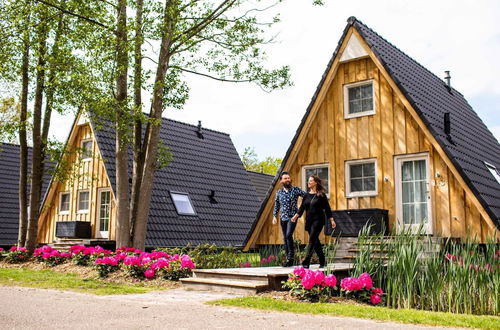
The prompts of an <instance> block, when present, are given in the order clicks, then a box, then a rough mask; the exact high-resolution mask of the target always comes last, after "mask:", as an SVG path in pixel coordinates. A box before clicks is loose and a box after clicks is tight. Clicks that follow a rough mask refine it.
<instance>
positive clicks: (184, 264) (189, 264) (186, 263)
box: [181, 255, 195, 269]
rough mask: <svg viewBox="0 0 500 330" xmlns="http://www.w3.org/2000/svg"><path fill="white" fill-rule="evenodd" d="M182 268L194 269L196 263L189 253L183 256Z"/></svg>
mask: <svg viewBox="0 0 500 330" xmlns="http://www.w3.org/2000/svg"><path fill="white" fill-rule="evenodd" d="M181 268H188V269H193V268H195V265H194V263H193V261H192V260H191V258H190V257H189V256H188V255H183V256H182V257H181Z"/></svg>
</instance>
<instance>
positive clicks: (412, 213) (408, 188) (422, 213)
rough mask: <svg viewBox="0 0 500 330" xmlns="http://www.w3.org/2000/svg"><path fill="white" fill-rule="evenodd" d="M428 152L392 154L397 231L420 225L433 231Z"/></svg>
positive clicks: (430, 232) (412, 228) (425, 229)
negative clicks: (393, 157) (393, 155)
mask: <svg viewBox="0 0 500 330" xmlns="http://www.w3.org/2000/svg"><path fill="white" fill-rule="evenodd" d="M429 173H430V171H429V155H428V154H417V155H404V156H397V157H395V174H396V182H395V185H396V223H397V226H398V230H403V229H406V230H408V229H410V230H411V231H414V232H417V231H418V230H419V229H420V228H422V231H423V232H424V233H426V234H432V219H431V214H432V209H431V205H432V203H431V193H430V187H431V186H430V175H429Z"/></svg>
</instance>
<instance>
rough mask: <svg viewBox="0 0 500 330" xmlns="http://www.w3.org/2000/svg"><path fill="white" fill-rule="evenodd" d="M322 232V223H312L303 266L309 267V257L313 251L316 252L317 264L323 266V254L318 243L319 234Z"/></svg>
mask: <svg viewBox="0 0 500 330" xmlns="http://www.w3.org/2000/svg"><path fill="white" fill-rule="evenodd" d="M322 230H323V223H312V224H311V228H310V229H309V244H307V250H306V257H305V258H304V261H303V264H307V265H309V264H310V263H311V257H312V254H313V250H314V251H316V255H317V256H318V258H319V263H320V264H321V265H325V254H324V253H323V247H322V246H321V242H320V241H319V234H321V231H322Z"/></svg>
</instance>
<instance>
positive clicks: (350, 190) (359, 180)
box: [346, 159, 377, 197]
mask: <svg viewBox="0 0 500 330" xmlns="http://www.w3.org/2000/svg"><path fill="white" fill-rule="evenodd" d="M376 168H377V161H376V160H375V159H363V160H354V161H348V162H346V196H347V197H362V196H375V195H377V175H376V172H377V171H376Z"/></svg>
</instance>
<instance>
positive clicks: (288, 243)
mask: <svg viewBox="0 0 500 330" xmlns="http://www.w3.org/2000/svg"><path fill="white" fill-rule="evenodd" d="M280 222H281V230H282V231H283V238H284V240H285V253H286V259H287V260H293V256H294V254H295V248H294V246H293V232H294V231H295V227H296V226H297V222H292V221H290V220H288V221H282V220H280Z"/></svg>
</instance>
